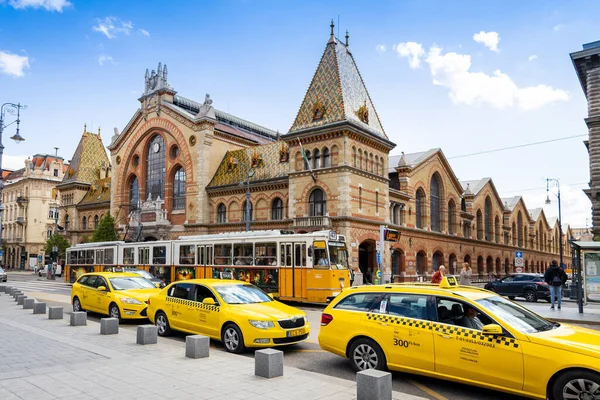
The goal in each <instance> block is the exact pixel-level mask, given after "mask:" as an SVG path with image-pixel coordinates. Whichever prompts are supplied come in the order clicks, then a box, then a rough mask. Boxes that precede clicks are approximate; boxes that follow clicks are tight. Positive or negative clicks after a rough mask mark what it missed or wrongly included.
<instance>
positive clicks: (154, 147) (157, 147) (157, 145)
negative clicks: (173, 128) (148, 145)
mask: <svg viewBox="0 0 600 400" xmlns="http://www.w3.org/2000/svg"><path fill="white" fill-rule="evenodd" d="M152 150H154V152H155V153H158V152H159V151H160V144H158V143H154V146H152Z"/></svg>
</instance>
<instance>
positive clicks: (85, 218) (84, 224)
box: [81, 217, 87, 231]
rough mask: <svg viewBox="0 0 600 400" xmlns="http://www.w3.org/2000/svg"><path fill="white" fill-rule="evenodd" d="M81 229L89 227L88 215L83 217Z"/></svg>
mask: <svg viewBox="0 0 600 400" xmlns="http://www.w3.org/2000/svg"><path fill="white" fill-rule="evenodd" d="M81 229H83V230H84V231H85V230H86V229H87V217H83V219H82V220H81Z"/></svg>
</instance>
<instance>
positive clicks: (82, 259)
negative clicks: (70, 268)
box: [77, 250, 85, 264]
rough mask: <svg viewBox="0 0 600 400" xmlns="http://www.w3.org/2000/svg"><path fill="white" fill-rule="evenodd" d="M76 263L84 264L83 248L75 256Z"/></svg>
mask: <svg viewBox="0 0 600 400" xmlns="http://www.w3.org/2000/svg"><path fill="white" fill-rule="evenodd" d="M77 263H78V264H85V250H79V255H78V256H77Z"/></svg>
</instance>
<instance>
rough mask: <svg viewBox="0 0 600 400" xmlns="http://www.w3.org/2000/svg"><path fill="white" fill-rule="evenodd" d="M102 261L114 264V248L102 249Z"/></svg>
mask: <svg viewBox="0 0 600 400" xmlns="http://www.w3.org/2000/svg"><path fill="white" fill-rule="evenodd" d="M104 263H105V264H116V263H115V249H104Z"/></svg>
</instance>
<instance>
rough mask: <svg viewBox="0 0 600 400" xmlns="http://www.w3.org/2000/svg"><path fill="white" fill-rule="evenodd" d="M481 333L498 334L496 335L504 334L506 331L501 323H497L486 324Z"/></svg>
mask: <svg viewBox="0 0 600 400" xmlns="http://www.w3.org/2000/svg"><path fill="white" fill-rule="evenodd" d="M481 333H482V334H484V335H496V336H503V335H504V331H503V330H502V327H501V326H500V325H496V324H489V325H484V326H483V328H482V330H481Z"/></svg>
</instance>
